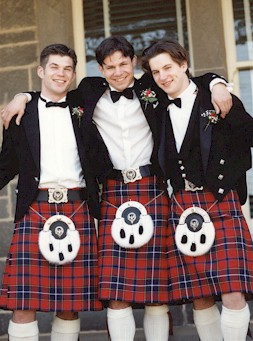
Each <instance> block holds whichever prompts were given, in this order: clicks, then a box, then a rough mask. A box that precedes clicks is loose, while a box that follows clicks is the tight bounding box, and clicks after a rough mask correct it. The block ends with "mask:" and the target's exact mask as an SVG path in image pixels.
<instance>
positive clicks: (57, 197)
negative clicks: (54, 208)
mask: <svg viewBox="0 0 253 341" xmlns="http://www.w3.org/2000/svg"><path fill="white" fill-rule="evenodd" d="M87 199H88V193H87V189H86V188H81V189H67V188H63V189H62V188H48V189H41V190H39V191H38V195H37V198H36V200H37V201H48V202H49V203H66V202H68V201H78V200H81V201H83V200H87Z"/></svg>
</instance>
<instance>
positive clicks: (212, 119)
mask: <svg viewBox="0 0 253 341" xmlns="http://www.w3.org/2000/svg"><path fill="white" fill-rule="evenodd" d="M201 116H202V117H207V118H208V122H207V124H206V126H205V128H204V131H206V130H207V128H208V127H209V125H210V124H217V123H218V122H219V120H220V115H219V114H217V112H216V111H215V110H206V111H205V112H204V113H203V114H201Z"/></svg>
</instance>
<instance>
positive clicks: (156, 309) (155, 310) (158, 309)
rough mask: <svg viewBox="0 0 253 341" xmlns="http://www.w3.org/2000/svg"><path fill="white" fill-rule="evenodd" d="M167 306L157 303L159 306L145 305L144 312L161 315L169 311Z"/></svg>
mask: <svg viewBox="0 0 253 341" xmlns="http://www.w3.org/2000/svg"><path fill="white" fill-rule="evenodd" d="M169 310H170V309H169V306H168V305H167V304H163V305H159V306H148V305H146V306H145V314H149V315H156V316H159V315H163V314H166V313H167V312H168V311H169Z"/></svg>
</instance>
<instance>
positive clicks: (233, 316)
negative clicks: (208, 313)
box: [221, 303, 250, 328]
mask: <svg viewBox="0 0 253 341" xmlns="http://www.w3.org/2000/svg"><path fill="white" fill-rule="evenodd" d="M221 318H222V323H223V324H225V325H226V326H228V327H230V328H238V327H239V328H240V327H243V326H245V325H246V326H248V324H249V321H250V310H249V306H248V304H247V303H246V306H245V307H244V308H242V309H240V310H233V309H228V308H226V307H224V306H222V314H221Z"/></svg>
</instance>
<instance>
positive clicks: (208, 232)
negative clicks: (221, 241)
mask: <svg viewBox="0 0 253 341" xmlns="http://www.w3.org/2000/svg"><path fill="white" fill-rule="evenodd" d="M214 240H215V228H214V225H213V223H212V221H211V219H210V217H209V214H208V213H207V212H206V211H205V210H203V209H202V208H200V207H190V208H188V209H186V210H185V211H184V212H183V213H182V214H181V216H180V219H179V224H178V225H177V227H176V232H175V241H176V245H177V247H178V249H179V250H180V251H181V252H182V253H183V254H185V255H187V256H193V257H195V256H201V255H204V254H206V253H207V252H209V250H210V249H211V247H212V245H213V243H214Z"/></svg>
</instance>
